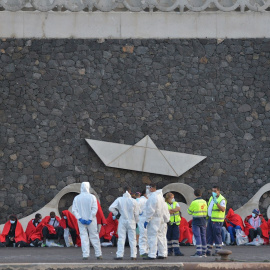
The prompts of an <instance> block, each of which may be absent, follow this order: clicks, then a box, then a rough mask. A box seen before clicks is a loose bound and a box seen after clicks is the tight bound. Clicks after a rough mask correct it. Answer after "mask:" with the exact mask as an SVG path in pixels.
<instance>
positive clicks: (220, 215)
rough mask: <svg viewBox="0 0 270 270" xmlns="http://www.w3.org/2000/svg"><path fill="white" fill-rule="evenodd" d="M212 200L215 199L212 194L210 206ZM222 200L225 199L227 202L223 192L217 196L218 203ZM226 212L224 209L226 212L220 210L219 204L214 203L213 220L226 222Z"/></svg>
mask: <svg viewBox="0 0 270 270" xmlns="http://www.w3.org/2000/svg"><path fill="white" fill-rule="evenodd" d="M212 200H213V197H212V196H211V198H210V199H209V202H208V207H209V205H210V203H211V201H212ZM222 200H225V202H227V201H226V199H225V198H224V197H223V196H222V195H221V194H219V197H218V198H217V203H220V202H221V201H222ZM225 212H226V211H224V212H222V211H220V210H219V209H218V207H217V205H216V204H215V203H214V205H213V209H212V216H211V220H212V221H213V222H224V219H225Z"/></svg>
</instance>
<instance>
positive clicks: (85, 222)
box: [79, 218, 87, 225]
mask: <svg viewBox="0 0 270 270" xmlns="http://www.w3.org/2000/svg"><path fill="white" fill-rule="evenodd" d="M79 221H80V222H81V223H82V224H83V225H87V220H85V219H82V218H80V219H79Z"/></svg>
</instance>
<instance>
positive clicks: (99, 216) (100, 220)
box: [96, 199, 106, 232]
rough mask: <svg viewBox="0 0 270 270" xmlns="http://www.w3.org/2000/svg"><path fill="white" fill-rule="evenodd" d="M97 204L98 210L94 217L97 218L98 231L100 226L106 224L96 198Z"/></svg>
mask: <svg viewBox="0 0 270 270" xmlns="http://www.w3.org/2000/svg"><path fill="white" fill-rule="evenodd" d="M97 205H98V210H97V214H96V218H97V227H98V232H100V230H101V227H102V226H105V225H106V218H105V216H104V214H103V210H102V208H101V205H100V203H99V201H98V199H97Z"/></svg>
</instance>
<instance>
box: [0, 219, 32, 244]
mask: <svg viewBox="0 0 270 270" xmlns="http://www.w3.org/2000/svg"><path fill="white" fill-rule="evenodd" d="M10 226H11V223H10V221H8V222H6V224H5V226H4V229H3V232H2V234H1V235H0V242H6V236H7V235H8V233H9V230H10ZM20 241H24V242H27V240H26V235H25V233H24V230H23V227H22V224H21V223H20V222H19V221H18V220H17V226H16V229H15V243H17V242H20Z"/></svg>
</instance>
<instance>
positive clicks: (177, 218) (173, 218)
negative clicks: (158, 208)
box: [167, 202, 181, 225]
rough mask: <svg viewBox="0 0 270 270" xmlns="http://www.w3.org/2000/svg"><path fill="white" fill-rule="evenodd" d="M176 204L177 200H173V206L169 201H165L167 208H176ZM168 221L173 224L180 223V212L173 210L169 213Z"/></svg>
mask: <svg viewBox="0 0 270 270" xmlns="http://www.w3.org/2000/svg"><path fill="white" fill-rule="evenodd" d="M176 204H177V202H173V207H171V205H170V204H169V203H167V205H168V209H169V210H171V209H175V208H176ZM170 216H171V217H170V223H171V224H173V223H175V224H176V225H180V221H181V217H180V213H179V212H175V213H173V214H170Z"/></svg>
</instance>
